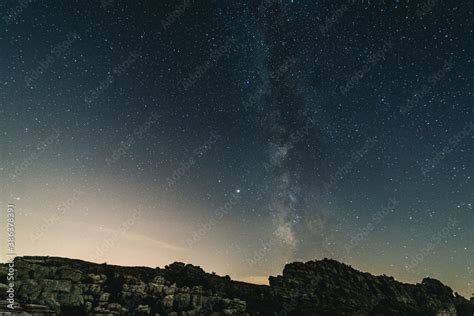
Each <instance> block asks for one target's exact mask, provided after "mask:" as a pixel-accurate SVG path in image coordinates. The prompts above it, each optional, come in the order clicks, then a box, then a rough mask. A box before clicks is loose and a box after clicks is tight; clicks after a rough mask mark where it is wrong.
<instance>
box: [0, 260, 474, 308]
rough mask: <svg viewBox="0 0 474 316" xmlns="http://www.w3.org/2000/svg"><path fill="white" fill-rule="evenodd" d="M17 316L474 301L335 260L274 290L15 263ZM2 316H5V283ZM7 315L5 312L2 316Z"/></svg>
mask: <svg viewBox="0 0 474 316" xmlns="http://www.w3.org/2000/svg"><path fill="white" fill-rule="evenodd" d="M15 269H16V271H17V272H16V274H17V275H16V283H15V290H16V293H15V301H16V311H17V312H18V311H22V313H17V314H15V315H29V314H33V315H68V316H69V315H176V316H179V315H187V316H190V315H216V316H217V315H420V316H421V315H423V316H426V315H469V316H471V315H473V314H474V299H471V301H468V300H466V299H464V298H463V297H461V296H459V295H457V294H453V291H452V290H451V289H450V288H449V287H447V286H445V285H443V284H442V283H441V282H439V281H437V280H434V279H429V278H426V279H424V280H423V281H422V282H421V283H419V284H416V285H412V284H404V283H400V282H398V281H396V280H394V279H393V278H391V277H388V276H373V275H371V274H369V273H363V272H360V271H357V270H355V269H353V268H351V267H350V266H347V265H345V264H342V263H339V262H337V261H334V260H328V259H324V260H320V261H309V262H306V263H300V262H295V263H290V264H287V265H286V266H285V268H284V270H283V274H282V275H281V276H277V277H270V286H266V285H255V284H248V283H243V282H237V281H232V280H231V279H230V278H229V277H228V276H225V277H221V276H218V275H215V274H209V273H206V272H204V271H203V270H202V269H201V268H200V267H196V266H193V265H189V264H187V265H186V264H184V263H177V262H176V263H173V264H171V265H169V266H166V267H165V268H164V269H160V268H156V269H153V268H146V267H121V266H113V265H108V264H95V263H90V262H85V261H80V260H73V259H66V258H57V257H18V258H16V260H15ZM0 274H1V280H3V281H2V282H4V283H2V284H0V288H1V289H0V293H1V299H2V301H1V302H0V315H8V314H7V313H5V312H8V311H10V312H11V310H10V309H8V308H7V304H8V302H7V301H6V299H7V296H6V291H7V289H8V287H7V285H6V284H5V283H6V277H7V274H8V266H7V265H5V264H1V265H0ZM2 311H3V312H2Z"/></svg>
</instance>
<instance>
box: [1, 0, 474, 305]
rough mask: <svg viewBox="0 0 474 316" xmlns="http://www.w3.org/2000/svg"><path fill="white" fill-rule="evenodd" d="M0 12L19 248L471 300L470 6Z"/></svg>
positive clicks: (259, 4) (267, 2) (4, 147)
mask: <svg viewBox="0 0 474 316" xmlns="http://www.w3.org/2000/svg"><path fill="white" fill-rule="evenodd" d="M0 7H1V10H0V12H1V14H2V16H1V20H0V23H1V24H2V27H1V28H0V45H1V47H2V49H1V50H0V70H1V71H0V123H1V124H0V182H1V188H2V189H1V191H0V201H1V203H2V205H3V206H2V209H5V210H6V208H7V205H8V203H14V204H15V209H16V214H17V217H16V239H17V243H16V251H17V253H18V254H19V255H55V256H65V257H72V258H79V259H84V260H90V261H94V262H108V263H113V264H122V265H145V266H164V265H166V264H169V263H171V262H173V261H184V262H188V263H193V264H196V265H200V266H202V267H203V268H204V269H206V270H207V271H215V272H216V273H219V274H223V275H224V274H228V275H230V276H231V277H232V278H235V279H239V280H245V281H250V282H256V283H265V282H266V280H267V278H268V276H269V275H276V274H278V273H281V271H282V268H283V266H284V264H285V263H287V262H291V261H296V260H304V261H306V260H312V259H321V258H324V257H329V258H333V259H336V260H339V261H342V262H345V263H347V264H350V265H352V266H354V267H355V268H357V269H360V270H363V271H368V272H371V273H373V274H387V275H393V276H394V277H395V278H396V279H397V280H400V281H404V282H419V281H420V280H421V279H422V278H423V277H426V276H431V277H434V278H437V279H439V280H441V281H442V282H444V283H446V284H448V285H449V286H451V287H452V288H453V289H454V290H455V291H458V292H459V293H462V294H464V295H465V296H470V295H471V293H474V264H473V262H474V253H473V250H474V248H473V246H474V244H473V243H474V232H473V225H474V215H473V209H472V203H473V202H474V201H473V199H474V182H473V179H472V175H473V171H474V163H473V161H474V155H473V145H474V142H473V135H474V125H473V124H474V116H473V109H472V108H473V107H472V105H473V95H472V91H473V81H472V79H473V59H472V56H473V40H472V38H473V29H474V28H473V24H474V22H473V21H474V19H473V9H474V6H473V4H472V3H471V2H470V1H436V0H431V1H408V0H405V1H402V0H398V1H370V2H368V1H362V0H360V1H356V0H354V1H352V0H351V1H339V0H335V1H334V0H331V1H329V0H322V1H303V0H293V1H290V0H263V1H202V2H199V1H194V0H185V1H175V2H170V1H148V0H146V1H133V2H128V1H127V2H126V1H119V0H101V1H89V0H86V1H82V0H81V1H78V0H75V1H35V0H32V1H18V0H8V1H2V3H1V4H0ZM3 214H5V212H3ZM0 241H1V242H2V243H5V242H6V241H5V234H2V239H1V240H0ZM2 249H4V248H3V247H2ZM2 258H4V253H2Z"/></svg>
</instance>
